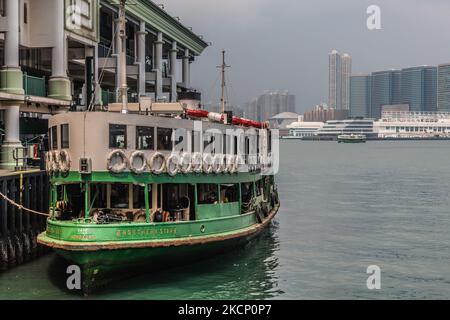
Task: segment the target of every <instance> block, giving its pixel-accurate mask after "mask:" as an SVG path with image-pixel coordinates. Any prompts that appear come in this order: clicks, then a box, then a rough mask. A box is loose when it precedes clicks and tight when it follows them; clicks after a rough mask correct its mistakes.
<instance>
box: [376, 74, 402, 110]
mask: <svg viewBox="0 0 450 320" xmlns="http://www.w3.org/2000/svg"><path fill="white" fill-rule="evenodd" d="M400 103H401V71H400V70H387V71H378V72H373V73H372V75H371V102H370V117H371V118H375V119H379V118H380V117H381V108H382V106H384V105H391V104H400Z"/></svg>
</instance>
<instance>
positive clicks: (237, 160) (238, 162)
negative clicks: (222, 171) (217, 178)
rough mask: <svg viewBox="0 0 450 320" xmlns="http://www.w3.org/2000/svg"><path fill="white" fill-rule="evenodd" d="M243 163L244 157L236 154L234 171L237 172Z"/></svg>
mask: <svg viewBox="0 0 450 320" xmlns="http://www.w3.org/2000/svg"><path fill="white" fill-rule="evenodd" d="M243 165H244V158H243V157H242V156H241V155H237V156H236V158H235V161H234V168H233V171H234V172H238V171H239V170H240V169H241V167H242V166H243Z"/></svg>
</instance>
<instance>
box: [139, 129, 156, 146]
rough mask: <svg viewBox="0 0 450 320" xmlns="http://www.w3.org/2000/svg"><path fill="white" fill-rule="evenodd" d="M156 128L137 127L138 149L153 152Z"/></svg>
mask: <svg viewBox="0 0 450 320" xmlns="http://www.w3.org/2000/svg"><path fill="white" fill-rule="evenodd" d="M154 135H155V128H154V127H136V149H138V150H153V149H154V148H155V142H154Z"/></svg>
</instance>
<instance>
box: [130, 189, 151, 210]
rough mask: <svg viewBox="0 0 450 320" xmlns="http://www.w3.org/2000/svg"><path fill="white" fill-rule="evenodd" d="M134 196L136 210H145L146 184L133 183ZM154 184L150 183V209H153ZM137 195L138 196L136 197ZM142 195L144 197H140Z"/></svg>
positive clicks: (133, 203) (133, 202)
mask: <svg viewBox="0 0 450 320" xmlns="http://www.w3.org/2000/svg"><path fill="white" fill-rule="evenodd" d="M132 189H133V197H132V201H131V202H132V205H133V209H134V210H145V186H142V185H139V184H134V185H133V188H132ZM152 192H153V191H152V185H151V184H149V185H148V195H147V197H148V199H149V200H150V201H149V209H150V210H152V209H153V203H152V201H151V199H152ZM136 195H137V196H138V198H136ZM139 197H142V198H139Z"/></svg>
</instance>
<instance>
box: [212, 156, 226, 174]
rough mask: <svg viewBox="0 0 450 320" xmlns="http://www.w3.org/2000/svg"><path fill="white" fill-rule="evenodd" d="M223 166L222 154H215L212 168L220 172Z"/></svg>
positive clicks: (215, 171)
mask: <svg viewBox="0 0 450 320" xmlns="http://www.w3.org/2000/svg"><path fill="white" fill-rule="evenodd" d="M222 166H223V155H221V154H216V155H215V156H214V158H213V162H212V170H213V172H214V173H221V172H222Z"/></svg>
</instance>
